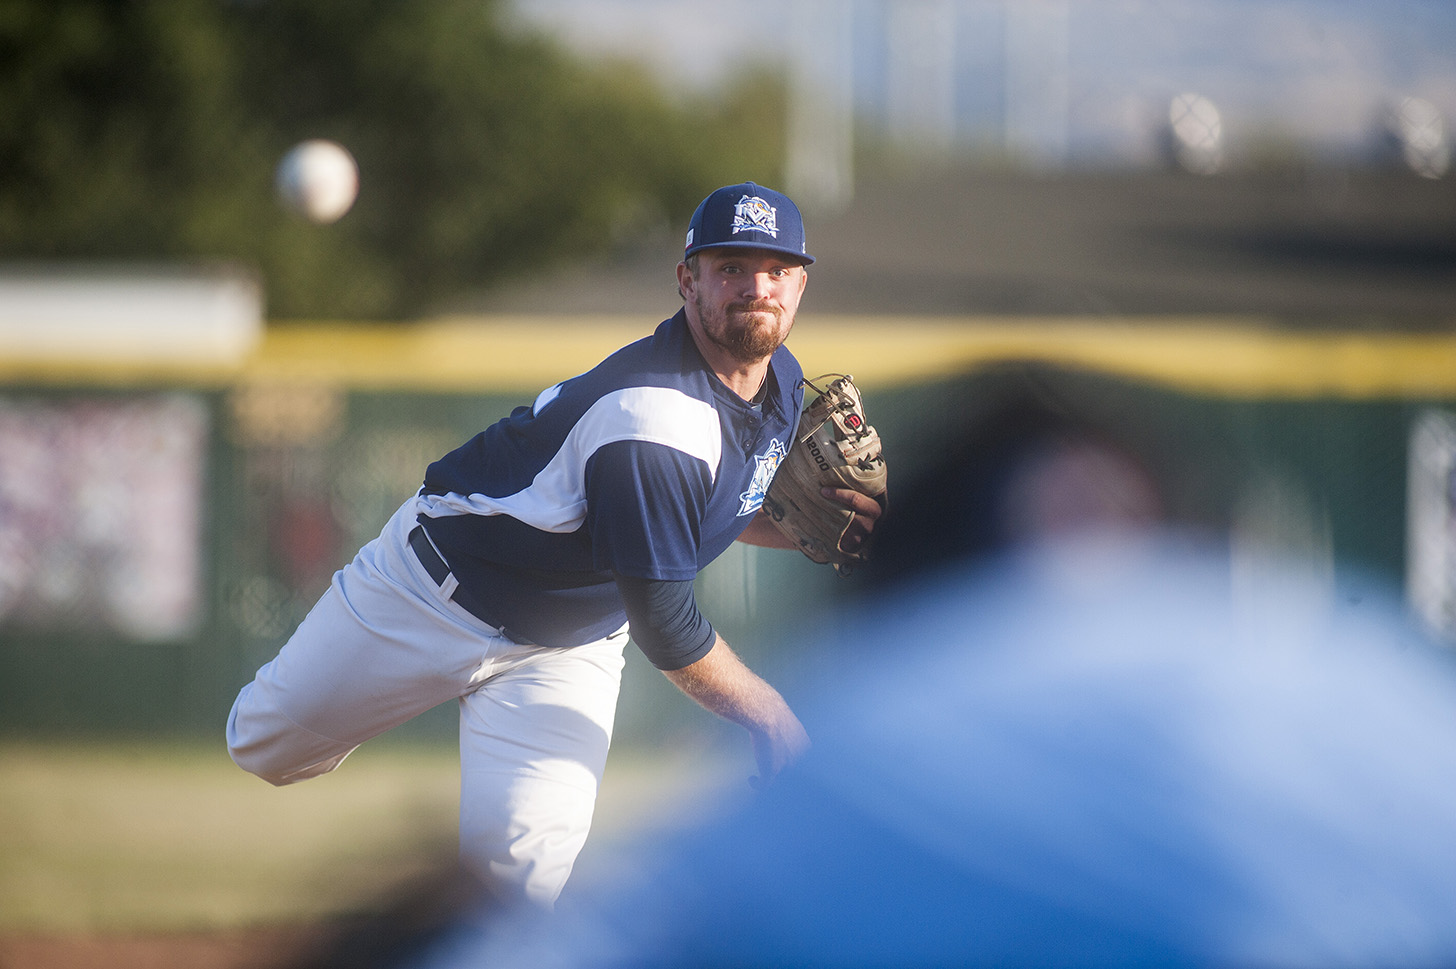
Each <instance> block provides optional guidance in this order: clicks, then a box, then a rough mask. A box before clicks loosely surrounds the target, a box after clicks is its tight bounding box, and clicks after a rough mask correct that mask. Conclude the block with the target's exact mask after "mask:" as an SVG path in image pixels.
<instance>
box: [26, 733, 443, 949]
mask: <svg viewBox="0 0 1456 969" xmlns="http://www.w3.org/2000/svg"><path fill="white" fill-rule="evenodd" d="M456 797H457V768H456V759H455V755H454V753H453V751H450V750H448V749H423V748H421V749H402V748H391V747H388V746H381V747H380V748H379V749H377V750H370V749H368V748H365V749H361V750H360V751H358V752H357V753H356V754H355V756H354V757H353V758H351V760H350V761H349V763H348V764H347V767H346V769H343V770H340V771H339V772H338V773H337V774H336V775H335V776H333V777H331V778H329V779H328V783H320V784H302V785H297V786H294V787H288V788H277V789H275V788H273V787H271V786H269V785H268V784H265V783H264V782H262V781H259V780H258V779H257V778H254V777H250V776H248V775H247V774H244V773H243V772H242V771H240V770H238V768H237V767H235V766H234V765H233V763H232V761H231V760H230V759H229V758H228V755H227V752H226V751H225V750H224V749H222V747H221V746H220V745H219V746H217V747H204V746H202V745H201V744H198V745H166V746H142V745H118V746H104V747H97V746H80V745H58V744H15V743H11V744H6V745H4V746H0V931H6V932H15V931H24V932H37V931H40V932H48V933H98V932H99V933H105V932H115V931H128V932H137V931H141V932H147V931H193V930H214V929H220V928H234V927H240V926H248V925H254V924H266V923H278V922H300V921H309V920H314V919H319V918H325V917H328V916H330V915H332V914H335V913H338V912H340V911H345V910H348V909H351V908H354V907H357V906H359V905H361V904H364V903H367V901H368V900H369V899H371V898H373V897H376V896H377V895H378V894H379V893H381V892H385V891H387V890H388V889H389V888H390V887H391V886H392V885H394V884H397V883H399V882H400V881H401V880H403V879H408V878H410V877H416V876H418V874H419V873H420V872H421V871H423V870H426V869H427V867H428V866H430V865H433V864H438V863H439V861H440V859H442V858H447V857H449V855H450V854H451V853H453V851H454V840H455V819H456V810H457V809H456Z"/></svg>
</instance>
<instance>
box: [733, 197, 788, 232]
mask: <svg viewBox="0 0 1456 969" xmlns="http://www.w3.org/2000/svg"><path fill="white" fill-rule="evenodd" d="M750 229H752V230H756V231H758V232H767V233H768V234H769V235H771V236H773V237H774V238H775V239H777V238H778V237H779V223H778V210H777V209H775V208H774V207H773V206H772V205H769V204H768V203H767V202H765V201H764V200H763V199H761V198H759V197H758V196H757V195H745V196H743V198H741V199H739V200H738V201H737V202H736V203H734V205H733V234H734V235H737V234H738V233H740V232H744V231H747V230H750Z"/></svg>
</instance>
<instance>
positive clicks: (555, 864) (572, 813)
mask: <svg viewBox="0 0 1456 969" xmlns="http://www.w3.org/2000/svg"><path fill="white" fill-rule="evenodd" d="M626 642H627V634H626V631H625V629H624V630H622V631H620V632H618V633H616V634H615V635H613V636H609V637H608V638H606V639H604V640H601V641H599V642H596V643H591V644H588V645H586V646H577V647H573V648H571V649H558V650H542V649H540V648H539V647H527V648H526V649H525V651H524V652H523V656H524V657H525V661H522V662H507V663H503V664H502V667H501V669H500V671H499V672H496V673H494V675H492V676H491V677H490V678H489V679H488V680H487V681H486V682H485V684H484V685H483V686H481V687H480V688H479V689H477V690H475V691H474V692H472V693H470V694H467V695H466V696H464V697H461V700H460V704H461V706H460V760H461V780H460V850H461V859H462V861H463V863H464V864H465V866H466V867H467V868H469V869H470V870H471V871H473V872H474V873H475V874H476V875H477V876H478V877H480V878H481V879H483V880H484V881H485V882H486V883H487V884H488V885H490V886H491V887H492V888H493V889H494V890H495V891H497V892H498V893H499V894H500V895H501V896H502V898H503V900H505V901H511V902H514V901H522V900H525V901H528V902H531V903H534V904H538V905H544V906H548V907H549V906H550V905H552V904H553V903H554V902H555V901H556V898H557V896H558V895H559V894H560V893H561V890H562V888H563V887H564V886H565V884H566V879H567V877H568V876H569V875H570V874H571V869H572V865H573V864H575V862H576V856H577V854H578V853H579V852H580V851H581V848H582V845H583V844H585V842H586V836H587V831H588V829H589V828H590V827H591V819H592V812H593V810H594V809H595V807H596V797H597V788H598V785H599V784H600V782H601V778H602V771H603V769H604V768H605V767H606V762H607V748H608V746H609V745H610V743H611V739H612V724H613V721H614V719H615V716H616V709H617V692H618V688H619V687H620V685H621V678H622V666H623V660H622V649H623V647H624V646H625V645H626Z"/></svg>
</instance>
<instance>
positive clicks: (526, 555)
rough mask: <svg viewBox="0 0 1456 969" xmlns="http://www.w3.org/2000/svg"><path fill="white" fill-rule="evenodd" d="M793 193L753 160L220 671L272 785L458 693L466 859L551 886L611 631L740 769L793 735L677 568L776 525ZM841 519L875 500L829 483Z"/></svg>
mask: <svg viewBox="0 0 1456 969" xmlns="http://www.w3.org/2000/svg"><path fill="white" fill-rule="evenodd" d="M813 261H814V260H813V257H811V256H810V255H809V254H808V251H807V249H806V247H805V242H804V226H803V222H802V219H801V216H800V213H799V210H798V208H797V207H796V206H795V205H794V203H793V202H792V201H791V200H790V199H789V198H787V197H786V196H784V195H781V194H779V193H778V192H774V191H772V190H770V189H767V188H764V187H761V186H758V185H755V184H753V183H751V182H749V183H744V184H739V185H731V186H727V187H724V188H721V189H718V190H717V191H715V192H713V193H712V194H710V195H709V196H708V197H707V198H706V199H704V200H703V201H702V203H701V204H700V205H699V206H698V208H697V210H696V211H695V212H694V213H693V216H692V220H691V222H690V225H689V228H688V233H687V243H686V247H685V250H684V256H683V261H682V262H681V263H679V264H678V267H677V281H678V288H679V293H680V295H681V296H682V298H683V303H684V305H683V307H682V309H681V310H679V311H678V312H677V313H676V314H675V315H674V316H673V317H672V318H671V319H668V320H667V321H665V322H663V323H662V324H661V325H659V326H658V327H657V329H656V331H655V332H654V333H653V334H652V335H651V336H648V337H646V338H644V339H642V340H639V341H637V342H635V343H632V344H630V345H628V346H626V347H624V348H622V349H621V350H618V351H617V352H616V353H614V354H612V355H611V356H609V357H608V358H607V359H605V360H604V361H602V362H601V363H600V364H599V365H598V366H596V367H595V368H593V369H592V370H590V371H588V372H587V373H584V374H581V375H579V376H576V377H573V378H571V379H569V380H565V381H563V382H562V383H559V384H557V385H555V386H554V387H550V388H548V389H547V390H545V391H543V392H542V393H541V394H540V395H539V396H538V397H537V398H536V399H535V401H534V402H533V403H532V404H531V405H530V406H524V407H518V408H516V409H515V410H514V411H513V412H512V413H511V415H510V416H509V417H507V418H505V419H503V420H501V421H500V422H498V423H496V424H494V425H492V426H491V427H488V428H487V429H485V430H484V431H482V432H480V433H479V434H477V435H476V436H475V437H474V438H472V439H471V440H470V441H468V442H466V443H465V444H464V445H462V446H461V447H459V448H458V449H456V450H454V451H452V452H451V453H449V454H447V455H445V456H444V457H442V458H441V459H440V460H438V461H436V462H434V463H433V464H431V465H430V466H429V468H428V469H427V470H426V472H425V478H424V484H423V487H421V488H420V490H419V493H418V494H416V495H414V496H413V497H411V498H410V499H409V500H408V501H406V502H405V503H404V504H403V505H402V506H401V507H400V509H399V510H398V511H397V512H396V513H395V514H394V516H393V517H392V518H391V519H390V521H389V522H388V523H387V524H386V525H385V526H384V529H383V531H382V532H381V533H380V535H379V537H378V538H376V539H374V540H373V541H371V542H370V543H369V544H367V545H366V546H365V547H364V548H363V549H361V550H360V551H359V553H358V555H357V556H356V557H355V558H354V560H353V561H352V562H351V563H350V564H348V565H347V566H345V567H344V568H343V569H341V570H340V571H339V572H337V573H336V574H335V575H334V577H333V581H332V583H331V585H330V587H329V589H328V591H327V592H325V593H324V595H323V597H322V598H321V599H320V600H319V602H318V603H317V604H316V605H315V606H314V608H313V609H312V611H311V612H310V613H309V614H308V616H307V617H306V618H305V619H304V620H303V622H302V623H301V624H300V625H299V627H298V629H297V630H296V631H295V632H294V634H293V636H292V637H291V638H290V639H289V641H288V642H287V644H286V645H284V647H283V649H282V650H281V651H280V652H279V654H278V655H277V657H275V658H274V659H273V660H272V661H271V662H269V663H268V664H266V665H265V666H263V667H262V668H261V669H260V670H259V671H258V673H257V675H256V677H255V679H254V680H253V682H252V683H250V684H248V685H247V686H245V687H243V689H242V691H241V692H240V693H239V694H238V697H237V700H236V701H235V703H234V705H233V708H232V712H231V714H230V716H229V719H228V724H227V738H228V747H229V750H230V752H231V754H232V757H233V759H234V760H235V761H236V762H237V763H238V764H239V766H241V767H243V768H244V769H245V770H248V771H250V772H252V773H254V774H257V775H259V776H260V777H263V778H264V779H266V780H268V781H270V782H271V783H273V784H279V785H282V784H290V783H294V782H296V781H301V780H304V779H306V778H310V777H315V776H317V775H319V774H324V773H327V772H328V771H331V770H333V769H334V768H336V767H337V766H339V764H340V763H341V762H342V761H343V760H344V758H345V757H346V756H348V754H349V753H350V752H351V751H352V750H354V748H355V747H357V746H358V745H359V744H360V743H362V742H364V741H365V740H368V739H369V738H371V737H374V736H376V735H378V734H380V733H382V732H384V731H385V730H388V729H390V728H391V727H394V726H396V725H398V724H400V723H402V722H404V721H406V720H408V719H410V718H411V717H414V716H416V715H418V714H420V713H423V712H424V711H426V710H429V709H431V708H432V707H434V706H436V705H438V704H439V703H441V702H444V701H446V700H450V699H458V700H459V705H460V760H461V774H462V780H461V802H460V836H461V855H462V860H463V862H464V864H465V865H466V866H467V867H468V868H469V869H470V870H471V871H472V872H473V873H475V874H476V875H478V876H479V877H480V878H482V879H483V880H484V881H485V883H486V884H487V885H488V886H489V887H490V888H491V889H492V890H493V891H494V892H495V893H496V894H498V895H499V896H500V897H502V898H503V899H505V900H507V901H516V900H524V901H527V902H532V903H537V904H540V905H544V906H547V907H549V906H550V905H551V904H552V903H554V901H555V899H556V898H557V896H558V895H559V893H560V892H561V890H562V888H563V886H564V885H565V883H566V880H567V877H568V876H569V874H570V872H571V868H572V865H573V863H574V861H575V859H576V856H577V853H578V852H579V851H580V849H581V847H582V845H583V844H584V843H585V840H586V837H587V830H588V827H589V825H590V822H591V817H592V810H593V806H594V803H595V799H596V793H597V786H598V783H599V781H600V779H601V775H602V770H603V768H604V766H605V763H606V758H607V748H608V744H609V743H610V739H611V734H612V723H613V718H614V715H615V710H616V703H617V692H618V687H619V684H620V679H621V670H622V665H623V656H622V652H623V647H624V646H625V645H626V643H627V640H628V636H629V634H630V636H631V638H632V640H633V641H635V642H636V643H637V645H638V647H639V648H640V649H641V650H642V652H643V653H644V654H645V655H646V656H647V658H648V659H649V660H650V661H651V662H652V663H653V664H654V665H655V666H656V667H657V668H658V669H660V670H662V671H663V673H664V674H665V675H666V676H667V677H668V679H669V680H671V681H672V682H673V683H674V684H675V685H676V686H677V687H678V688H680V689H681V690H682V691H683V692H684V693H686V694H687V695H688V696H690V697H692V698H693V699H694V700H696V701H697V702H698V703H699V704H701V705H702V706H703V707H705V708H706V709H708V710H710V711H712V712H713V713H715V714H718V715H719V716H722V717H724V718H726V719H728V720H730V721H733V722H735V723H738V724H740V725H742V726H743V727H745V728H746V729H747V730H748V733H749V735H750V737H751V739H752V743H753V749H754V754H755V759H756V762H757V767H758V772H759V773H758V777H757V778H756V781H757V782H759V783H767V782H768V781H770V780H772V779H773V777H774V776H775V775H776V774H777V773H778V772H779V771H780V770H782V769H783V768H784V767H785V766H786V765H788V764H790V763H791V762H793V761H794V760H795V759H796V758H797V757H798V756H799V755H800V754H801V753H802V752H803V751H804V750H805V749H806V748H807V746H808V742H809V741H808V738H807V736H806V734H805V732H804V729H803V727H802V726H801V725H800V723H799V721H798V719H797V718H796V717H795V715H794V714H793V712H792V711H791V710H790V709H789V707H788V705H787V704H786V703H785V702H784V699H783V698H782V697H781V696H780V695H779V693H778V692H777V691H775V690H774V689H773V688H772V687H771V686H769V685H768V684H767V683H766V682H764V681H763V680H762V679H760V678H759V677H758V676H757V675H755V674H754V673H753V672H751V671H750V670H749V669H748V668H747V667H746V666H745V665H744V664H743V663H742V662H741V661H740V660H739V659H738V658H737V656H736V655H735V654H734V652H733V650H732V649H731V648H730V647H729V646H728V644H727V643H726V642H724V641H723V639H722V637H720V636H719V635H718V634H717V633H716V632H715V631H714V629H713V627H712V625H711V624H710V623H709V622H708V621H707V620H706V619H705V618H704V617H703V615H702V614H701V613H700V612H699V611H698V607H697V605H696V603H695V601H694V597H693V579H694V577H695V576H696V575H697V573H698V571H699V570H700V569H702V568H703V567H704V566H706V565H707V564H708V563H709V562H711V561H713V559H714V558H716V557H717V556H718V555H719V554H720V553H721V552H723V551H724V550H725V549H726V548H727V547H728V545H729V543H731V542H733V541H734V540H740V541H746V542H749V543H752V544H758V545H765V546H769V547H779V548H792V547H794V546H793V544H792V543H791V542H790V541H789V540H788V539H787V538H786V537H785V536H784V535H783V534H782V533H780V532H779V531H778V530H777V529H776V528H775V527H774V526H773V524H772V522H771V521H770V520H769V519H768V517H767V516H766V515H763V514H762V513H761V511H760V508H761V505H762V503H763V499H764V494H765V492H766V491H767V489H768V487H769V484H770V482H771V480H772V478H773V475H774V471H775V469H776V468H777V466H778V462H779V460H780V459H781V458H782V456H783V454H784V452H785V447H786V445H787V444H788V443H789V442H790V441H791V435H792V434H793V431H794V428H795V427H796V422H797V419H798V415H799V411H800V407H801V404H802V396H803V394H802V390H801V383H800V382H801V379H802V377H803V374H802V371H801V369H800V367H799V364H798V362H797V361H796V360H795V359H794V357H793V355H792V354H791V353H790V352H789V350H788V349H787V348H786V347H785V346H784V345H783V343H784V340H785V338H786V337H787V336H788V335H789V331H790V329H791V328H792V326H793V323H794V316H795V312H796V311H797V309H798V306H799V301H800V299H801V297H802V296H803V293H804V288H805V284H806V282H807V275H806V267H807V266H808V265H809V264H811V263H812V262H813ZM827 497H828V498H829V499H830V500H831V501H833V502H836V503H838V504H839V505H842V506H844V507H845V508H847V509H849V510H850V511H851V512H853V518H854V527H853V528H851V529H850V533H849V534H848V535H847V536H846V537H845V539H844V541H843V544H844V546H845V547H846V548H850V549H852V548H853V547H855V546H856V545H859V544H862V543H863V542H864V541H865V540H866V539H867V538H868V536H869V535H870V533H871V532H872V531H873V528H874V525H875V521H876V519H877V518H878V517H879V515H880V505H879V504H878V503H877V502H876V501H874V500H872V499H871V498H868V497H866V496H864V495H862V494H859V493H857V492H855V491H853V490H850V489H844V490H838V491H834V490H831V493H830V494H829V495H828V496H827Z"/></svg>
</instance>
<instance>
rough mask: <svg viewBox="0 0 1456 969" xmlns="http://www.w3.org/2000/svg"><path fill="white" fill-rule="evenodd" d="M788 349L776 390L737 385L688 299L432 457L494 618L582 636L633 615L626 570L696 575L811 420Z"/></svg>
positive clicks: (429, 522) (441, 525) (439, 522)
mask: <svg viewBox="0 0 1456 969" xmlns="http://www.w3.org/2000/svg"><path fill="white" fill-rule="evenodd" d="M802 378H803V371H802V370H801V369H800V367H799V363H798V361H797V360H795V359H794V357H793V355H792V354H791V353H790V352H789V351H788V349H787V348H785V347H780V348H779V349H778V350H777V351H775V353H774V355H773V357H772V359H771V361H770V365H769V372H768V377H767V381H766V384H765V388H764V395H763V399H762V403H761V405H759V406H755V405H751V404H749V403H748V402H746V401H744V400H742V399H741V398H739V397H738V396H737V395H736V394H734V393H733V392H732V391H730V390H729V389H728V388H727V387H725V386H724V385H723V383H722V381H720V380H719V379H718V377H717V375H716V374H714V373H713V371H712V370H711V369H710V368H709V367H708V365H707V363H706V361H704V359H703V357H702V354H701V353H699V352H698V348H697V346H696V344H695V343H694V342H693V338H692V335H691V333H690V332H689V330H688V325H687V319H686V317H685V316H684V314H683V312H682V311H679V312H678V313H677V315H676V316H674V317H673V318H672V319H670V320H667V321H665V322H664V323H662V324H661V325H660V326H658V328H657V330H656V331H655V332H654V333H653V334H652V335H651V336H649V337H646V338H644V339H642V340H639V341H637V342H636V343H632V344H629V345H628V346H626V347H623V348H622V349H621V350H618V351H617V352H616V353H614V354H612V355H611V356H609V357H608V358H607V359H606V360H604V361H602V363H600V364H598V365H597V366H596V367H595V368H593V369H592V370H589V371H588V372H586V373H584V374H582V375H580V376H578V377H573V378H572V379H570V380H567V381H565V382H563V383H560V384H557V385H556V386H554V387H551V388H548V389H547V390H545V391H544V392H542V393H541V395H540V396H538V397H537V398H536V401H535V403H534V404H533V405H532V406H530V407H518V408H516V409H515V410H514V411H513V412H512V413H511V416H510V417H507V418H505V419H503V420H501V421H499V422H498V423H496V424H493V425H492V426H490V427H488V428H486V429H485V430H484V431H482V432H481V433H479V434H477V435H476V436H475V437H474V438H472V439H471V440H470V441H468V442H466V443H465V444H464V445H463V446H461V447H459V448H457V449H456V450H454V451H452V452H450V453H449V454H447V455H445V457H443V458H441V459H440V460H438V461H436V462H435V463H434V464H431V465H430V467H429V469H428V470H427V471H426V473H425V482H424V487H423V488H422V489H421V496H422V501H423V507H424V509H425V510H424V512H423V515H422V521H423V523H424V525H425V529H426V531H427V532H428V534H429V536H430V538H431V539H432V540H433V541H434V543H435V545H436V547H437V548H438V549H439V550H440V553H441V554H442V555H443V556H444V558H445V561H446V562H447V563H448V564H449V566H450V569H451V571H452V572H453V573H454V574H455V576H456V578H457V579H458V581H459V583H460V586H459V589H458V590H457V591H456V592H455V596H454V598H455V599H456V601H457V602H459V603H460V604H461V605H462V606H464V607H465V608H466V609H468V610H469V611H471V612H472V613H474V614H475V615H477V616H479V617H480V618H481V619H483V620H485V621H486V622H488V623H490V624H491V625H494V626H498V627H502V628H509V629H510V630H511V631H512V632H513V633H515V634H519V635H521V636H523V637H525V638H527V639H529V640H530V641H532V642H536V643H539V644H541V645H544V646H575V645H580V644H583V643H588V642H591V641H593V640H595V639H599V638H601V637H602V636H605V635H607V634H608V633H611V632H612V631H613V630H615V629H617V628H619V627H620V626H621V625H622V624H623V623H624V622H625V621H626V615H625V612H624V609H623V604H622V599H621V596H620V594H619V593H618V590H617V586H616V582H615V581H614V578H613V573H622V574H624V575H628V576H633V577H636V578H642V579H656V580H668V581H685V580H690V579H692V578H693V577H695V576H696V575H697V573H698V570H700V569H701V568H703V567H704V566H706V565H707V564H708V563H709V562H711V561H712V560H713V559H715V558H717V557H718V555H720V554H721V553H722V552H723V551H724V550H725V549H726V548H727V547H728V546H729V544H730V543H731V542H733V540H734V539H736V538H737V537H738V536H739V535H740V534H741V533H742V531H743V529H744V528H745V527H747V525H748V523H749V522H750V521H752V520H753V516H754V515H755V514H756V513H757V512H758V509H759V507H760V505H762V503H763V496H764V493H765V492H766V491H767V490H768V485H769V482H770V481H771V480H772V479H773V474H774V472H775V471H776V470H777V469H778V465H779V461H780V460H781V458H782V457H783V455H784V453H785V450H786V447H787V445H788V444H789V443H790V439H791V435H792V434H793V432H794V429H795V428H796V426H797V423H798V415H799V408H800V406H801V403H802V399H803V390H802V387H801V381H802Z"/></svg>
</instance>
